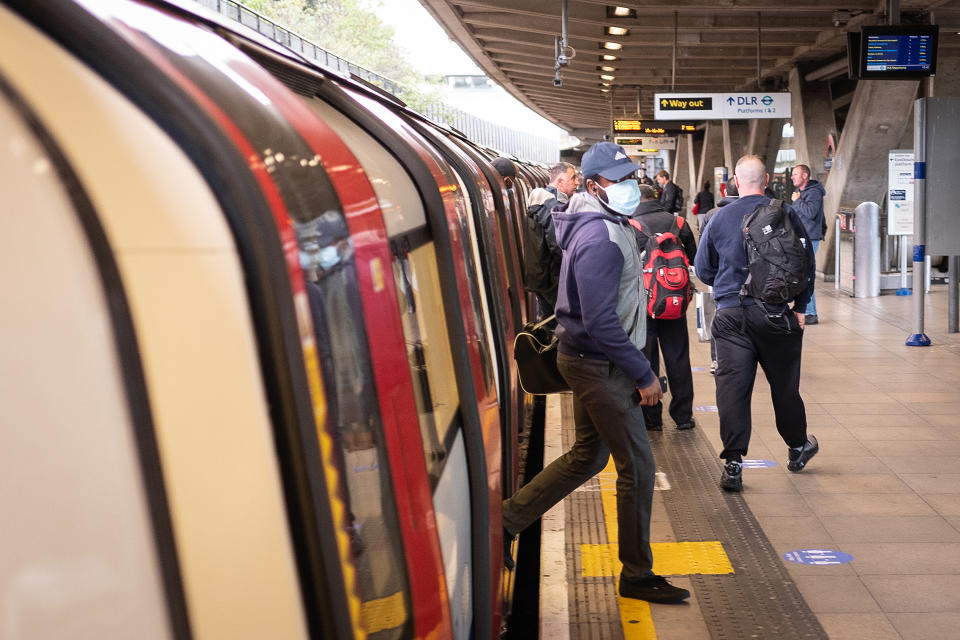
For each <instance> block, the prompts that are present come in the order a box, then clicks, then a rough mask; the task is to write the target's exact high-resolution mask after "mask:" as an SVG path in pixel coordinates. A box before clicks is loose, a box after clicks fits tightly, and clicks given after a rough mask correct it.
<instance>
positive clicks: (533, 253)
mask: <svg viewBox="0 0 960 640" xmlns="http://www.w3.org/2000/svg"><path fill="white" fill-rule="evenodd" d="M576 191H577V169H576V167H574V166H573V165H572V164H570V163H568V162H559V163H557V164H555V165H554V166H553V167H551V168H550V184H548V185H547V186H546V187H544V188H541V187H537V188H536V189H534V190H533V191H531V192H530V195H528V196H527V215H526V219H525V220H524V224H525V226H524V229H523V284H524V287H525V288H526V289H527V290H528V291H531V292H533V294H534V295H536V296H537V304H538V306H539V307H540V317H541V318H547V317H549V316H552V315H553V308H554V306H556V304H557V284H558V282H559V280H560V261H561V260H562V259H563V251H561V249H560V246H559V245H558V244H557V237H556V234H555V233H554V230H553V218H551V217H550V212H551V211H553V208H554V207H556V206H559V205H565V204H566V203H567V200H569V198H570V196H572V195H573V194H574V193H575V192H576Z"/></svg>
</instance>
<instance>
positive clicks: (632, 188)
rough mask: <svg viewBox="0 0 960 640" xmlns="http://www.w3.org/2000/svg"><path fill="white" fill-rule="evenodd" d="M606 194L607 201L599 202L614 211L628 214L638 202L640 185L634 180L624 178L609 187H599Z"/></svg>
mask: <svg viewBox="0 0 960 640" xmlns="http://www.w3.org/2000/svg"><path fill="white" fill-rule="evenodd" d="M601 188H602V189H603V191H604V192H605V193H606V194H607V201H606V202H603V200H602V199H601V200H600V202H602V203H603V204H604V206H606V207H607V208H608V209H610V210H611V211H613V212H614V213H619V214H620V215H624V216H628V215H630V214H631V213H633V212H634V210H635V209H636V208H637V205H638V204H640V185H639V183H638V182H637V181H636V180H624V181H623V182H618V183H616V184H612V185H610V186H609V187H601Z"/></svg>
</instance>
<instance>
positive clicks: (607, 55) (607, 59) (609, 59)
mask: <svg viewBox="0 0 960 640" xmlns="http://www.w3.org/2000/svg"><path fill="white" fill-rule="evenodd" d="M600 59H601V60H606V61H608V62H610V61H613V60H616V59H617V56H612V55H610V54H609V53H605V54H603V55H602V56H600Z"/></svg>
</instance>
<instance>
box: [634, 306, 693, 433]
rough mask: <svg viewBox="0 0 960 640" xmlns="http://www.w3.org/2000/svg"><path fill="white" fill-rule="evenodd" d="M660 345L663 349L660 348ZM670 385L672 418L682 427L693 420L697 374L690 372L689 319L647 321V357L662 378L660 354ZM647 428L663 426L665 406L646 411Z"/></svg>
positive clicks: (650, 319) (650, 408)
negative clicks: (695, 375) (695, 376)
mask: <svg viewBox="0 0 960 640" xmlns="http://www.w3.org/2000/svg"><path fill="white" fill-rule="evenodd" d="M658 343H659V347H658ZM661 351H662V352H663V364H664V366H665V367H666V369H667V380H668V381H669V383H670V409H669V410H670V417H671V418H673V421H674V422H676V423H677V424H678V425H680V424H683V423H684V422H689V421H690V419H691V418H692V417H693V373H691V371H690V337H689V335H688V334H687V318H686V316H681V317H680V318H677V319H676V320H654V319H653V318H647V344H646V345H645V346H644V347H643V355H645V356H646V357H647V360H649V361H650V367H651V368H653V372H654V373H655V374H656V375H657V376H658V377H659V376H660V352H661ZM643 419H644V421H645V422H646V423H647V426H651V425H653V426H655V425H660V424H663V403H662V402H658V403H657V405H656V406H654V407H644V408H643Z"/></svg>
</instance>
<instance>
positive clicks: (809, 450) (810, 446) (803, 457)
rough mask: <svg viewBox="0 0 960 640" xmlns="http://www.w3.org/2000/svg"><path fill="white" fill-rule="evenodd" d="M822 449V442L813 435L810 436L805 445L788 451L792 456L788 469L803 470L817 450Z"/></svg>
mask: <svg viewBox="0 0 960 640" xmlns="http://www.w3.org/2000/svg"><path fill="white" fill-rule="evenodd" d="M818 451H820V443H819V442H817V439H816V438H814V437H813V436H808V437H807V441H806V442H804V443H803V446H802V447H801V448H800V449H799V450H797V449H790V450H789V451H787V457H788V458H790V461H789V462H787V469H790V471H793V472H794V473H797V472H798V471H803V468H804V467H805V466H807V462H809V461H810V458H812V457H813V456H815V455H817V452H818Z"/></svg>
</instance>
